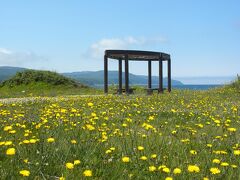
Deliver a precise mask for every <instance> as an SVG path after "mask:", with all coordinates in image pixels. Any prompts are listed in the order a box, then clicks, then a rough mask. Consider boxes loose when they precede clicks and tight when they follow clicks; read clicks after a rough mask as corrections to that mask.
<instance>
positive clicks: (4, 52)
mask: <svg viewBox="0 0 240 180" xmlns="http://www.w3.org/2000/svg"><path fill="white" fill-rule="evenodd" d="M0 54H12V51H10V50H9V49H5V48H0Z"/></svg>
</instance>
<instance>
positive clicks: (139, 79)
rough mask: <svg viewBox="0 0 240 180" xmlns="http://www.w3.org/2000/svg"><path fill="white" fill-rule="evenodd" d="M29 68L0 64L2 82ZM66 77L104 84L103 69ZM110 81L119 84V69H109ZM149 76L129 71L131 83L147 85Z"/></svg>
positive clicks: (123, 76)
mask: <svg viewBox="0 0 240 180" xmlns="http://www.w3.org/2000/svg"><path fill="white" fill-rule="evenodd" d="M24 70H28V68H22V67H12V66H0V82H2V81H4V80H7V79H9V78H11V77H12V76H14V75H15V74H16V73H17V72H21V71H24ZM59 74H62V75H64V76H66V77H70V78H72V79H75V80H77V81H78V82H81V83H84V84H86V85H90V86H95V85H102V84H103V82H104V80H103V74H104V71H103V70H99V71H78V72H66V73H59ZM122 79H123V83H124V79H125V75H124V72H123V73H122ZM158 79H159V78H158V76H152V84H158ZM108 80H109V81H108V83H109V84H118V71H108ZM147 80H148V77H147V76H145V75H135V74H132V73H129V83H130V84H136V85H144V84H146V85H147ZM163 84H164V85H166V84H167V78H163ZM172 85H183V83H182V82H181V81H177V80H174V79H172Z"/></svg>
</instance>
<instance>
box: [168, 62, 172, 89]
mask: <svg viewBox="0 0 240 180" xmlns="http://www.w3.org/2000/svg"><path fill="white" fill-rule="evenodd" d="M171 86H172V85H171V59H170V58H169V60H168V92H171Z"/></svg>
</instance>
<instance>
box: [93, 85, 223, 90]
mask: <svg viewBox="0 0 240 180" xmlns="http://www.w3.org/2000/svg"><path fill="white" fill-rule="evenodd" d="M109 86H111V85H109ZM130 86H134V85H130ZM137 86H146V85H141V84H138V85H137ZM221 86H224V85H221V84H184V85H173V86H172V89H188V90H208V89H211V88H217V87H221ZM94 87H95V88H100V89H102V88H103V85H102V84H101V85H100V84H99V85H94ZM152 87H153V88H157V87H158V85H157V84H153V85H152Z"/></svg>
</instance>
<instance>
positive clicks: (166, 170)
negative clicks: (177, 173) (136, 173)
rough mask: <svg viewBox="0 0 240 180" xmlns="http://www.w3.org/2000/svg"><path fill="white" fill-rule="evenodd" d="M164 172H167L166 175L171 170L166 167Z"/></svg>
mask: <svg viewBox="0 0 240 180" xmlns="http://www.w3.org/2000/svg"><path fill="white" fill-rule="evenodd" d="M162 171H163V172H165V173H170V169H169V168H167V167H164V168H163V169H162Z"/></svg>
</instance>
